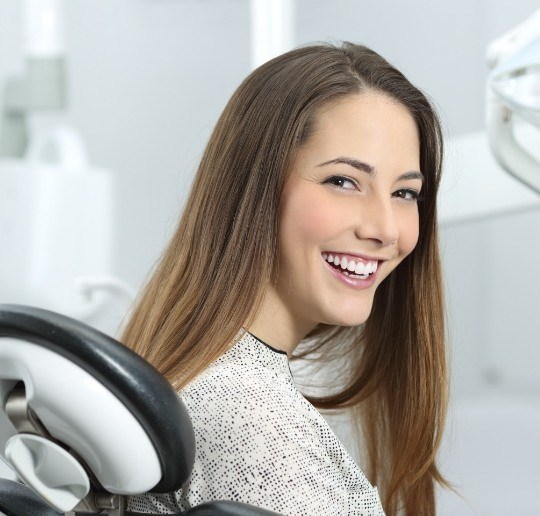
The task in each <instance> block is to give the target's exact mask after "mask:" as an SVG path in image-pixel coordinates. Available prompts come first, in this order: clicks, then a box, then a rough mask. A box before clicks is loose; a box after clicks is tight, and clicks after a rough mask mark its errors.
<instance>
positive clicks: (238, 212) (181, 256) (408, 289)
mask: <svg viewBox="0 0 540 516" xmlns="http://www.w3.org/2000/svg"><path fill="white" fill-rule="evenodd" d="M367 92H375V93H380V94H383V95H386V96H388V97H390V98H392V99H394V100H396V101H397V102H399V103H401V104H402V105H403V106H405V107H406V108H407V109H408V111H409V112H410V114H411V116H412V117H413V119H414V121H415V123H416V127H417V130H418V135H419V141H420V168H421V171H422V173H423V175H424V177H425V181H424V185H423V192H422V196H423V201H422V202H420V203H419V208H418V209H419V225H420V228H419V229H420V232H419V239H418V244H417V246H416V248H415V249H414V251H413V252H412V253H411V254H410V255H409V256H407V258H405V260H404V261H403V262H402V263H401V264H400V265H399V266H398V267H397V269H396V270H394V271H393V272H392V273H391V274H390V276H389V277H388V278H387V279H386V280H385V281H384V282H383V283H382V284H381V285H380V286H379V287H378V289H377V291H376V293H375V299H374V304H373V308H372V312H371V314H370V316H369V318H368V320H367V321H366V323H364V324H363V325H361V326H357V327H349V328H344V327H331V326H325V325H319V326H318V327H317V328H316V329H315V330H314V331H313V332H311V334H310V335H308V336H307V338H306V340H305V342H304V343H303V344H302V346H299V348H297V349H301V351H299V352H298V353H297V354H296V356H295V357H296V358H302V357H309V356H315V355H317V359H318V360H321V361H324V360H325V357H327V356H330V354H331V353H332V352H335V349H337V348H339V349H341V350H343V353H344V354H345V356H346V357H347V360H348V363H349V364H350V367H349V373H348V377H347V379H346V382H345V384H344V385H343V386H342V387H341V388H340V389H339V390H338V391H337V392H331V393H328V394H327V395H325V396H318V397H316V396H311V397H309V396H307V399H308V400H309V401H310V402H311V403H313V405H314V406H316V407H317V408H319V409H322V410H336V409H349V410H350V411H351V413H352V414H354V415H355V417H356V418H357V421H358V424H359V425H360V427H361V429H362V431H361V432H359V435H361V436H362V437H361V442H360V446H362V447H363V448H364V449H365V450H366V452H367V454H366V457H367V465H366V466H367V467H366V473H367V476H368V478H369V479H370V481H371V482H372V483H373V484H376V485H377V486H378V488H379V491H380V493H381V499H382V502H383V507H384V509H385V512H386V513H387V514H388V515H389V516H393V515H397V514H398V513H400V514H405V515H406V516H424V515H425V516H429V515H433V514H435V483H436V482H439V483H442V484H446V482H445V480H444V479H443V477H442V475H441V474H440V472H439V470H438V468H437V464H436V454H437V450H438V448H439V445H440V442H441V438H442V432H443V428H444V421H445V416H446V406H447V368H446V348H445V326H444V319H445V318H444V306H443V292H442V282H441V266H440V257H439V250H438V236H437V215H436V199H437V190H438V186H439V181H440V175H441V166H442V152H443V145H442V134H441V127H440V123H439V120H438V117H437V114H436V112H435V110H434V108H433V107H432V105H431V103H430V101H429V100H428V99H427V98H426V96H425V95H424V94H423V93H422V92H421V91H420V90H419V89H417V88H416V87H415V86H413V85H412V84H411V83H410V82H409V81H408V80H407V79H406V78H405V77H404V76H403V74H401V73H400V72H399V71H398V70H396V68H394V67H393V66H392V65H390V64H389V63H388V62H387V61H386V60H384V59H383V58H382V57H381V56H380V55H378V54H377V53H375V52H374V51H372V50H371V49H369V48H367V47H364V46H361V45H356V44H352V43H347V42H345V43H342V44H339V45H331V44H318V45H310V46H304V47H300V48H297V49H295V50H292V51H290V52H288V53H286V54H283V55H281V56H279V57H276V58H274V59H272V60H271V61H269V62H267V63H265V64H263V65H262V66H261V67H259V68H258V69H256V70H255V71H253V72H252V73H251V74H250V75H249V76H248V77H247V78H246V79H245V80H244V81H243V82H242V84H241V85H240V86H239V87H238V89H237V90H236V92H235V93H234V94H233V96H232V98H231V99H230V101H229V102H228V104H227V106H226V107H225V109H224V111H223V113H222V114H221V116H220V118H219V120H218V122H217V124H216V127H215V129H214V131H213V133H212V135H211V137H210V140H209V142H208V145H207V147H206V150H205V152H204V154H203V157H202V159H201V162H200V165H199V168H198V170H197V174H196V176H195V179H194V182H193V185H192V188H191V192H190V195H189V197H188V199H187V202H186V205H185V208H184V211H183V215H182V216H181V218H180V221H179V223H178V227H177V229H176V231H175V233H174V235H173V236H172V238H171V240H170V242H169V244H168V246H167V248H166V250H165V252H164V254H163V256H162V257H161V259H160V261H159V263H158V264H157V266H156V268H155V270H154V272H153V274H152V276H151V278H150V280H149V281H148V283H147V285H146V287H145V289H144V290H143V292H142V295H141V296H140V298H139V300H138V302H137V305H136V306H135V308H134V311H133V313H132V316H131V319H130V320H129V322H128V324H127V326H126V328H125V330H124V333H123V337H122V339H123V341H124V342H125V343H126V344H127V345H128V346H130V347H131V348H132V349H134V350H135V351H136V352H137V353H139V354H140V355H142V356H143V357H144V358H146V359H147V360H148V361H149V362H151V363H152V364H153V365H154V366H155V367H156V368H157V369H158V370H159V371H160V372H161V373H162V374H163V375H164V376H165V377H166V378H167V379H168V380H169V381H170V382H171V383H172V384H173V386H174V387H175V388H176V389H178V390H181V389H182V388H184V387H185V386H186V385H187V384H188V383H190V382H191V381H192V380H193V379H194V378H195V377H196V376H197V375H199V373H201V372H202V371H203V370H204V369H205V368H206V367H208V365H209V364H211V363H212V362H213V361H215V360H216V359H217V358H218V357H219V356H221V355H222V354H223V353H225V352H226V351H227V350H228V349H229V348H230V346H231V344H232V343H233V342H234V341H235V338H236V336H237V335H238V334H239V332H240V331H241V328H242V327H249V326H250V322H251V321H253V319H254V318H255V316H256V315H257V313H258V311H259V310H260V306H261V303H262V298H263V293H264V289H265V287H266V286H267V285H268V284H270V283H271V282H272V281H275V277H276V264H277V260H276V253H277V234H278V222H279V218H278V212H279V206H280V199H281V194H282V191H283V187H284V185H285V183H286V181H287V178H288V175H289V173H290V171H291V167H292V165H293V164H294V162H295V159H296V153H297V151H298V149H299V148H300V147H301V146H302V145H304V144H305V143H306V142H308V141H309V138H310V137H311V135H312V133H313V131H314V130H315V128H316V124H317V117H318V114H319V113H320V110H321V109H322V108H323V107H325V106H327V105H330V104H331V103H332V102H335V101H338V100H340V99H343V98H344V97H346V96H350V95H358V94H362V93H367ZM295 357H293V359H294V358H295Z"/></svg>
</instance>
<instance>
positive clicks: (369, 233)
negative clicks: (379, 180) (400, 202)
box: [355, 199, 399, 247]
mask: <svg viewBox="0 0 540 516" xmlns="http://www.w3.org/2000/svg"><path fill="white" fill-rule="evenodd" d="M366 201H367V200H366V199H363V202H362V209H361V210H360V212H361V213H359V216H358V217H357V224H356V228H355V233H356V236H357V238H359V239H361V240H376V241H377V242H378V243H379V244H380V245H382V246H384V247H386V246H389V245H392V244H394V243H395V242H396V241H397V240H398V238H399V226H398V224H397V219H396V213H395V211H394V207H393V206H392V201H391V199H388V200H382V199H372V200H370V201H369V202H366Z"/></svg>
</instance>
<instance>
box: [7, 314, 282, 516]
mask: <svg viewBox="0 0 540 516" xmlns="http://www.w3.org/2000/svg"><path fill="white" fill-rule="evenodd" d="M0 400H1V401H0V456H1V457H3V458H4V459H6V462H8V463H9V464H10V465H11V467H12V468H13V469H14V471H15V472H16V473H17V476H18V477H19V478H20V479H21V480H22V481H23V482H24V484H21V483H17V482H14V481H13V480H6V479H0V514H1V513H7V514H8V515H10V516H13V515H14V516H37V515H43V516H60V515H61V514H66V516H68V515H69V516H73V515H75V514H77V513H79V511H80V512H82V513H84V514H87V513H91V514H98V513H99V514H109V516H121V515H126V516H127V515H128V514H133V515H134V514H136V513H128V512H127V511H124V503H123V496H126V495H130V494H131V495H133V494H138V493H144V492H147V491H151V492H154V493H166V492H172V491H175V490H177V489H179V488H180V487H181V486H182V485H183V484H184V482H186V481H187V480H188V478H189V475H190V473H191V468H192V466H193V463H194V459H195V437H194V432H193V428H192V426H191V421H190V419H189V415H188V413H187V410H186V409H185V407H184V405H183V403H182V401H181V399H180V398H179V396H178V395H177V394H176V392H175V391H174V389H173V388H172V387H171V386H170V384H169V383H168V382H167V381H166V380H165V379H164V378H163V377H162V376H161V375H160V374H159V373H158V372H157V371H156V370H155V369H154V368H153V367H152V366H151V365H150V364H148V363H147V362H146V361H144V360H143V359H142V358H141V357H139V356H138V355H136V354H135V353H133V352H132V351H131V350H129V349H128V348H126V347H124V346H123V345H121V344H120V343H118V342H117V341H115V340H114V339H112V338H110V337H108V336H106V335H104V334H102V333H100V332H99V331H97V330H94V329H93V328H91V327H89V326H87V325H85V324H83V323H81V322H79V321H76V320H73V319H70V318H68V317H64V316H62V315H59V314H56V313H53V312H49V311H46V310H41V309H36V308H31V307H27V306H20V305H0ZM225 438H226V436H224V439H225ZM230 480H231V483H234V481H235V479H234V478H231V479H230ZM238 481H243V479H238ZM275 496H279V493H275ZM183 514H186V515H189V516H218V515H222V516H226V515H230V516H232V515H236V516H264V515H266V516H272V515H274V516H279V515H276V513H274V512H270V511H268V510H264V509H259V508H256V507H253V506H250V505H247V504H243V503H239V502H233V501H212V502H207V503H204V504H202V505H198V506H195V507H192V508H191V509H188V510H187V511H185V512H184V513H183Z"/></svg>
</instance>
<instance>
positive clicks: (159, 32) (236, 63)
mask: <svg viewBox="0 0 540 516" xmlns="http://www.w3.org/2000/svg"><path fill="white" fill-rule="evenodd" d="M24 5H25V3H24V2H20V1H18V0H0V111H2V112H4V113H6V112H8V111H10V110H11V111H13V109H14V108H13V106H14V105H15V104H16V103H17V101H16V99H15V100H14V97H13V92H12V91H11V90H10V87H11V86H10V84H13V81H14V79H16V78H20V77H23V76H25V74H26V73H27V70H28V56H29V54H31V55H33V56H34V57H35V56H38V55H39V53H40V49H39V48H38V47H39V44H38V45H37V47H36V44H32V43H31V42H30V43H29V41H28V27H27V25H25V23H26V24H28V21H27V20H26V22H25V10H24ZM61 5H62V9H63V11H62V12H63V18H62V20H61V22H62V23H61V25H62V34H63V36H62V38H61V40H59V41H56V42H53V43H54V45H52V46H53V47H54V46H55V45H56V47H55V48H54V49H53V50H52V54H51V55H54V56H62V60H63V63H64V65H65V69H64V73H65V85H64V86H65V92H64V97H63V101H62V102H60V104H61V106H60V107H59V108H56V109H55V108H51V107H50V106H49V108H47V109H36V110H34V111H32V112H29V113H28V116H27V119H26V123H27V128H28V133H29V135H33V134H47V131H48V130H49V129H50V128H53V127H58V126H60V127H64V128H66V127H67V128H74V129H76V137H75V138H74V134H73V132H71V133H69V131H68V133H66V132H65V131H64V133H61V134H60V135H58V134H56V136H54V135H53V137H51V136H50V131H49V139H50V140H51V141H52V145H53V146H54V144H55V143H54V142H58V141H60V142H66V141H69V142H71V143H70V144H69V145H71V147H72V148H76V149H78V151H77V152H78V154H77V156H79V157H80V156H81V155H83V156H84V159H83V160H82V161H81V160H80V159H79V161H77V160H75V161H77V163H79V164H78V165H77V166H78V167H79V168H84V170H85V171H87V172H88V170H93V171H96V177H97V176H99V175H100V174H101V175H100V177H101V179H100V180H97V182H98V183H99V185H98V186H96V185H94V184H93V183H92V181H90V182H89V183H88V184H87V185H86V186H85V187H84V189H83V191H82V192H79V194H80V195H81V196H82V197H81V198H84V199H87V198H88V197H90V198H91V199H93V201H92V204H91V205H90V206H89V207H88V209H89V213H86V214H85V215H84V219H85V221H86V223H88V224H89V225H88V228H95V226H96V225H97V227H103V228H104V229H103V232H102V233H101V235H102V237H103V238H102V239H101V240H104V241H106V242H105V243H104V244H103V243H102V244H103V246H104V248H103V249H102V250H101V251H99V250H98V251H95V249H96V247H95V246H93V247H91V248H85V249H86V250H85V251H84V255H85V259H88V258H89V257H90V259H88V261H89V262H91V263H99V264H100V266H101V270H98V269H95V270H92V267H91V266H90V267H89V269H88V270H87V271H84V274H83V275H86V276H87V277H88V278H90V279H89V285H90V286H89V289H90V290H91V289H92V288H95V289H97V290H99V288H102V290H103V288H105V289H108V290H109V295H108V297H107V296H105V297H102V298H101V300H100V303H99V306H98V307H97V308H96V309H94V310H93V311H91V313H90V312H88V313H87V314H86V315H87V317H85V318H86V320H88V321H89V322H90V323H93V324H94V325H96V326H98V327H100V328H101V329H103V330H104V331H107V332H109V333H112V334H114V333H115V331H116V328H117V326H118V324H119V323H120V322H121V319H122V315H123V314H124V312H125V310H126V309H127V306H128V303H129V299H130V298H131V297H132V295H133V292H135V291H136V290H137V289H138V288H140V286H141V285H142V284H143V282H144V280H145V279H146V278H147V276H148V273H149V272H150V270H151V268H152V266H153V265H154V263H155V262H156V260H157V258H158V256H159V255H160V252H161V251H162V249H163V247H164V245H165V243H166V242H167V239H168V236H169V235H170V234H171V232H172V230H173V228H174V225H175V222H176V220H177V218H178V215H179V214H180V212H181V209H182V206H183V202H184V199H185V198H186V195H187V192H188V189H189V185H190V182H191V179H192V177H193V174H194V172H195V169H196V166H197V164H198V161H199V159H200V156H201V153H202V151H203V148H204V145H205V143H206V141H207V139H208V137H209V134H210V132H211V130H212V128H213V125H214V123H215V122H216V120H217V117H218V116H219V114H220V112H221V110H222V109H223V107H224V105H225V103H226V102H227V100H228V98H229V97H230V95H231V94H232V92H233V91H234V89H235V88H236V87H237V86H238V84H239V83H240V82H241V80H242V79H243V78H244V77H245V76H246V75H247V74H248V73H249V71H250V70H251V68H252V64H253V53H252V49H253V48H252V43H253V41H254V34H253V33H252V31H251V26H252V16H251V14H252V11H251V8H252V6H251V2H250V1H249V0H92V1H88V0H69V1H65V2H63V3H62V4H61ZM537 8H538V2H537V0H514V1H513V2H507V1H505V0H454V1H452V2H443V1H441V0H405V1H402V2H391V1H390V0H380V1H378V2H367V1H360V0H334V1H332V2H329V1H325V0H296V1H295V2H293V8H292V10H291V13H290V17H289V18H288V19H289V22H290V27H289V28H290V31H289V38H290V44H291V45H293V46H295V45H298V44H303V43H307V42H314V41H322V40H324V41H328V40H350V41H353V42H357V43H363V44H366V45H368V46H370V47H372V48H374V49H375V50H376V51H378V52H379V53H381V54H382V55H383V56H385V57H386V58H387V59H388V60H390V61H391V62H392V63H393V64H395V65H396V66H397V67H398V68H399V69H401V70H402V71H403V72H404V73H405V74H406V75H407V76H408V77H409V79H410V80H411V81H412V82H413V83H415V84H416V85H418V86H419V87H421V88H422V89H423V90H424V91H425V92H426V93H427V94H428V95H429V96H430V97H431V98H433V99H434V102H435V104H436V106H437V108H438V110H439V112H440V114H441V117H442V120H443V124H444V126H445V131H446V134H445V136H446V139H447V149H448V152H447V162H446V169H445V174H446V175H445V179H444V184H443V187H442V192H441V213H440V215H441V228H442V230H441V243H442V251H443V259H444V266H445V282H446V287H447V299H448V321H449V328H448V330H449V335H450V343H451V357H452V400H451V411H450V417H449V425H448V429H447V435H446V439H445V442H444V446H443V453H442V456H441V462H442V469H443V472H444V473H445V474H446V475H447V477H448V479H449V480H450V482H451V483H453V484H454V486H455V487H456V489H457V490H458V492H459V496H458V495H456V494H455V493H452V492H448V491H441V492H440V495H439V508H440V514H442V515H490V516H496V515H503V514H504V515H520V516H526V515H531V516H532V515H538V514H540V500H539V499H538V496H537V492H538V485H540V468H539V467H538V465H539V464H540V444H539V441H538V436H539V435H540V325H539V324H538V318H539V317H540V296H539V294H538V292H539V287H540V268H539V267H538V264H539V263H540V238H539V237H540V195H538V194H537V193H535V192H534V191H533V190H532V189H529V188H527V187H526V186H524V185H522V183H520V182H518V181H517V180H515V179H514V178H512V177H511V176H510V175H508V174H507V173H506V172H504V171H503V170H502V168H501V167H500V166H499V165H498V164H497V163H496V161H495V159H494V158H493V157H492V156H491V154H490V151H489V146H488V142H487V137H486V129H485V126H486V123H485V119H486V116H485V115H486V114H485V106H486V80H487V76H488V66H487V64H486V58H485V54H486V48H487V46H488V44H489V43H490V42H491V41H492V40H494V39H496V38H498V37H499V36H501V35H502V34H503V33H505V32H507V31H509V30H510V29H512V28H513V27H515V26H516V25H518V24H520V23H521V22H523V21H524V20H525V19H527V17H529V16H531V15H532V14H533V13H534V11H535V10H536V9H537ZM25 27H26V28H25ZM255 36H256V35H255ZM32 45H33V46H32ZM44 45H45V47H46V46H47V45H46V44H44ZM36 48H37V50H36ZM41 51H43V52H45V53H46V52H47V49H46V48H45V50H43V48H42V49H41ZM2 130H3V132H0V140H2V138H5V137H6V132H5V131H6V126H5V124H4V125H3V128H2ZM66 135H67V136H66ZM526 138H529V141H530V142H532V145H531V147H532V148H533V151H534V149H540V137H539V136H538V135H536V134H533V133H530V132H529V133H527V135H526ZM535 138H536V139H535ZM73 142H75V143H73ZM49 143H50V142H49ZM35 145H37V144H35ZM43 145H44V144H43V143H42V146H43ZM535 145H536V146H535ZM37 147H39V145H38V146H37ZM47 152H49V153H50V152H51V151H50V150H49V151H47V149H45V150H43V149H40V148H38V149H37V150H36V149H34V153H41V154H42V155H43V156H47ZM8 155H9V152H6V154H5V156H7V157H9V156H8ZM7 157H6V158H5V159H6V162H7V161H9V160H8V159H7ZM30 157H31V156H30ZM30 157H29V156H27V158H28V159H30ZM34 158H35V156H34ZM40 159H41V158H40ZM50 159H51V158H50V157H49V158H48V160H49V162H50ZM42 161H43V162H45V161H47V160H45V159H43V160H42ZM61 161H62V163H63V166H66V167H68V168H69V163H70V162H69V156H67V157H65V156H64V158H62V160H61ZM81 163H82V164H81ZM11 165H13V163H11ZM11 165H10V166H11ZM3 166H4V168H2V164H1V163H0V173H1V171H2V170H7V168H9V167H6V165H5V163H4V165H3ZM13 166H15V165H13ZM40 166H42V168H44V167H45V165H44V164H43V163H42V165H40ZM40 170H41V169H40ZM34 172H35V173H39V170H38V171H37V172H36V171H34ZM6 173H12V174H17V172H16V171H15V172H6ZM0 175H1V174H0ZM6 177H7V176H6ZM43 177H45V176H43ZM100 181H101V182H100ZM6 185H7V186H6ZM2 188H3V189H4V191H3V192H2ZM17 188H19V187H18V186H14V183H9V181H8V182H7V183H4V184H2V183H0V201H1V202H2V203H3V204H4V218H5V220H2V218H1V217H0V237H1V238H2V239H3V242H2V241H0V255H1V254H5V253H6V249H7V247H9V246H7V245H6V242H15V243H14V244H12V245H14V246H18V245H20V246H21V249H22V248H23V247H24V248H25V249H27V250H28V253H27V254H28V255H30V254H31V253H32V245H33V244H32V243H29V242H26V241H24V240H21V238H20V235H19V236H14V233H15V231H14V229H13V228H14V227H15V226H14V225H13V224H14V222H13V220H12V221H11V222H9V223H8V222H6V220H7V218H9V217H11V218H12V219H13V218H14V215H13V214H14V213H18V212H17V210H18V209H19V210H20V209H21V208H20V206H23V201H24V202H29V203H31V202H32V199H36V197H33V198H31V199H27V198H26V197H24V195H26V194H22V193H21V192H20V191H19V190H17ZM10 189H11V190H10ZM46 189H47V186H46V185H45V186H43V189H42V190H40V191H38V192H34V193H33V195H34V196H38V194H39V195H41V193H40V192H43V191H45V190H46ZM96 191H97V192H98V193H95V192H96ZM10 192H11V193H10ZM85 192H86V194H87V195H86V194H85ZM99 192H101V194H103V195H102V197H100V196H99V195H100V194H99ZM94 195H95V197H94ZM23 197H24V199H23ZM21 199H22V200H21ZM85 202H86V201H85ZM9 203H11V205H10V204H9ZM34 204H35V203H34ZM60 204H61V201H59V204H58V205H60ZM7 206H11V208H10V210H9V213H8V209H7V208H6V207H7ZM38 208H39V206H38ZM38 208H35V210H36V212H35V213H36V215H35V216H36V217H37V218H38V219H40V220H43V217H44V215H43V214H42V213H40V212H39V210H38ZM32 209H34V208H32ZM74 209H75V210H79V211H80V210H82V209H83V208H82V207H81V205H78V206H75V207H74ZM62 210H64V211H60V212H59V213H56V214H55V213H52V214H49V215H47V216H49V217H53V218H54V217H56V218H54V220H58V218H62V219H63V220H64V219H65V220H66V224H67V222H70V221H71V222H72V224H71V226H69V225H66V226H65V227H62V228H61V229H56V230H54V231H52V230H51V231H52V233H51V234H54V238H55V242H57V243H56V244H55V246H56V247H55V249H53V250H51V255H50V256H49V255H47V259H48V260H49V261H51V262H54V261H55V260H56V261H57V262H58V263H60V264H61V265H62V267H63V268H64V267H66V266H67V265H66V263H67V262H62V259H58V258H57V257H56V258H55V256H56V255H55V254H54V253H55V252H56V253H58V254H59V255H61V256H64V258H65V257H66V256H68V255H69V253H71V252H72V251H73V250H72V249H71V247H73V246H72V245H71V244H70V242H73V241H79V240H78V239H82V240H84V239H85V237H88V239H87V240H89V241H90V242H98V241H100V242H101V240H100V235H99V234H92V229H87V230H85V231H84V232H82V233H84V234H83V235H82V237H81V231H80V230H79V229H77V227H78V226H77V225H76V224H73V220H75V219H76V217H75V216H74V215H70V212H69V207H64V206H63V207H62ZM1 214H2V208H1V206H0V215H1ZM26 216H27V215H25V213H18V215H17V218H18V220H19V221H20V219H21V217H22V218H24V217H26ZM51 220H52V219H51ZM2 224H3V225H4V227H3V228H2ZM100 224H103V226H100ZM25 227H26V226H25ZM85 227H86V226H85ZM2 231H3V233H2ZM10 239H11V240H10ZM102 244H99V245H98V246H97V247H98V248H99V246H100V245H102ZM25 246H26V247H25ZM81 246H83V247H84V244H81ZM63 247H65V249H64V248H63ZM92 248H93V249H94V251H95V252H96V253H97V254H96V256H94V255H93V254H92V253H94V251H92ZM41 252H44V253H45V254H47V252H48V251H47V252H45V251H41ZM100 253H101V254H100ZM69 256H71V255H69ZM44 259H45V258H43V259H41V261H40V264H41V265H39V264H38V265H36V264H34V265H33V266H32V267H33V269H32V271H33V274H34V275H37V274H38V273H39V271H41V275H42V276H47V277H48V279H49V280H50V279H51V278H54V277H56V276H55V275H57V274H58V275H60V273H61V272H62V271H60V272H58V271H53V272H46V271H45V272H44V269H43V263H44V262H43V260H44ZM6 260H7V258H4V262H2V261H1V258H0V302H11V301H19V300H18V299H13V296H12V295H11V294H10V293H8V290H7V289H8V287H7V286H4V287H3V288H4V291H2V281H4V283H3V284H4V285H8V280H9V278H8V277H11V276H13V274H12V272H13V270H12V269H10V267H9V263H10V262H9V260H8V261H7V262H6ZM6 263H7V265H6ZM30 265H32V264H30ZM39 267H41V269H39ZM51 267H52V266H51ZM68 268H69V267H68ZM38 269H39V270H38ZM36 271H37V272H36ZM51 271H52V269H51ZM71 272H72V273H73V274H75V275H76V274H79V272H77V271H71ZM71 272H70V273H71ZM29 277H30V278H32V277H37V276H32V275H30V276H29ZM1 278H3V279H1ZM59 281H60V280H59ZM104 285H105V287H104ZM50 291H51V292H48V294H49V295H53V294H55V287H54V286H51V287H50ZM89 295H90V294H89ZM92 295H98V294H96V293H94V294H92ZM102 296H103V292H102ZM43 302H44V303H46V302H47V300H44V301H43ZM51 304H52V306H54V307H56V308H57V309H58V310H59V311H61V310H62V306H61V305H55V304H54V303H53V302H52V301H51ZM70 306H71V305H70ZM66 312H67V313H68V314H69V310H66ZM80 313H82V312H80ZM72 315H77V313H74V314H72ZM336 431H337V432H338V433H339V432H340V430H339V429H337V430H336ZM341 432H342V433H343V438H344V440H345V441H347V436H346V431H343V430H341Z"/></svg>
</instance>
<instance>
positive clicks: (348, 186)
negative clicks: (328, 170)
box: [323, 176, 356, 190]
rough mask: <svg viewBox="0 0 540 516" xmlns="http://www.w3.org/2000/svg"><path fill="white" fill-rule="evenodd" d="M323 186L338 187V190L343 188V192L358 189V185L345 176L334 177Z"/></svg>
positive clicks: (326, 180) (325, 181)
mask: <svg viewBox="0 0 540 516" xmlns="http://www.w3.org/2000/svg"><path fill="white" fill-rule="evenodd" d="M323 184H329V185H334V186H337V187H338V188H341V189H343V190H355V189H356V183H355V182H354V181H353V180H352V179H349V178H348V177H345V176H332V177H329V178H328V179H325V180H324V182H323Z"/></svg>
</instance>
